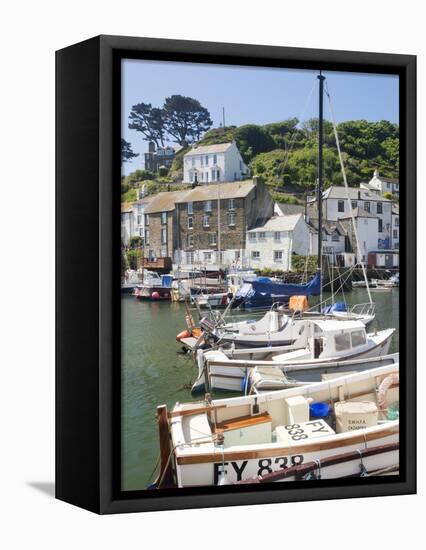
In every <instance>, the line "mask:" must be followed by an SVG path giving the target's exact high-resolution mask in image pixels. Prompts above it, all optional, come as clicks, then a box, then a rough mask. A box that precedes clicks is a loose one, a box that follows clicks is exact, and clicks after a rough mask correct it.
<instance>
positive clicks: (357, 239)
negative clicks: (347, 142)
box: [325, 82, 373, 304]
mask: <svg viewBox="0 0 426 550" xmlns="http://www.w3.org/2000/svg"><path fill="white" fill-rule="evenodd" d="M325 94H326V96H327V99H328V105H329V108H330V115H331V122H332V125H333V132H334V138H335V140H336V147H337V153H338V155H339V162H340V167H341V170H342V176H343V182H344V184H345V188H346V194H347V201H348V206H349V212H350V215H351V220H352V226H353V228H354V234H355V241H356V247H357V255H358V257H359V258H360V262H361V267H362V273H363V275H364V279H365V283H366V285H367V293H368V299H369V301H370V303H371V304H372V303H373V300H372V298H371V292H370V287H369V286H368V279H367V273H366V271H365V266H364V262H363V261H362V251H361V246H360V242H359V237H358V230H357V226H356V222H355V216H354V212H353V208H352V203H351V200H350V197H349V185H348V180H347V177H346V169H345V165H344V162H343V157H342V151H341V149H340V141H339V135H338V133H337V126H336V122H335V117H334V110H333V105H332V102H331V97H330V92H329V90H328V84H327V82H326V83H325Z"/></svg>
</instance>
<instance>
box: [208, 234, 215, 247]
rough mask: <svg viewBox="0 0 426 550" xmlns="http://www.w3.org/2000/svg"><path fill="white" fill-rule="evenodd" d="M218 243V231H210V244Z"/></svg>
mask: <svg viewBox="0 0 426 550" xmlns="http://www.w3.org/2000/svg"><path fill="white" fill-rule="evenodd" d="M215 245H216V233H209V246H215Z"/></svg>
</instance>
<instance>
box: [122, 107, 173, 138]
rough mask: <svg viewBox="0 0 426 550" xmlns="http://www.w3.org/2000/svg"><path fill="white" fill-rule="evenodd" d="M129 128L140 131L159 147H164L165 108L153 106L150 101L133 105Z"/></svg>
mask: <svg viewBox="0 0 426 550" xmlns="http://www.w3.org/2000/svg"><path fill="white" fill-rule="evenodd" d="M129 120H130V123H129V129H130V130H136V131H137V132H140V133H141V134H142V135H143V136H144V137H145V139H146V140H148V141H153V142H154V143H155V145H156V146H157V147H159V146H160V145H161V146H162V147H164V138H165V120H164V111H163V109H158V108H157V107H152V105H151V104H150V103H138V104H137V105H133V107H132V110H131V111H130V115H129Z"/></svg>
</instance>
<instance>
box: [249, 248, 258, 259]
mask: <svg viewBox="0 0 426 550" xmlns="http://www.w3.org/2000/svg"><path fill="white" fill-rule="evenodd" d="M250 257H251V259H252V260H254V261H260V252H259V250H252V251H251V254H250Z"/></svg>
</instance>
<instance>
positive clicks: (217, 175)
mask: <svg viewBox="0 0 426 550" xmlns="http://www.w3.org/2000/svg"><path fill="white" fill-rule="evenodd" d="M216 179H217V181H219V180H220V172H219V170H216Z"/></svg>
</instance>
